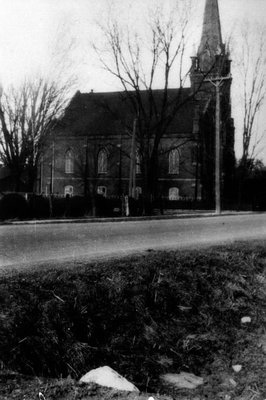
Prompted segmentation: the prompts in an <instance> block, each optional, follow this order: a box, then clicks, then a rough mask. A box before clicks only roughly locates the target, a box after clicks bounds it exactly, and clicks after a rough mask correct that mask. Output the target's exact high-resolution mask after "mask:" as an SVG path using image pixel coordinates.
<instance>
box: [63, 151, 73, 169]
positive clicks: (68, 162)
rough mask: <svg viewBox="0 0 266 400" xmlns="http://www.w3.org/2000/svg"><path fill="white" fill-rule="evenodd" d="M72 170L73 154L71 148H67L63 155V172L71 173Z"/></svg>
mask: <svg viewBox="0 0 266 400" xmlns="http://www.w3.org/2000/svg"><path fill="white" fill-rule="evenodd" d="M73 172H74V154H73V151H72V150H67V152H66V155H65V173H66V174H73Z"/></svg>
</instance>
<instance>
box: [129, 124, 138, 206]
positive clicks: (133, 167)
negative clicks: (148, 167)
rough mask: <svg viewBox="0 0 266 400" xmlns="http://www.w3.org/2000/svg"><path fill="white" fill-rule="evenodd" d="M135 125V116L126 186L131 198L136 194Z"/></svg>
mask: <svg viewBox="0 0 266 400" xmlns="http://www.w3.org/2000/svg"><path fill="white" fill-rule="evenodd" d="M136 127H137V118H135V119H134V122H133V133H132V142H131V153H130V174H129V188H128V195H129V197H133V198H135V194H136Z"/></svg>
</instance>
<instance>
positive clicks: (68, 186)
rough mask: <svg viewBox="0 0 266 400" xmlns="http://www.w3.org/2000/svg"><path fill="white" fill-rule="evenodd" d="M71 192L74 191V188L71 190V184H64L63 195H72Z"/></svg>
mask: <svg viewBox="0 0 266 400" xmlns="http://www.w3.org/2000/svg"><path fill="white" fill-rule="evenodd" d="M73 193H74V190H73V186H71V185H67V186H65V190H64V194H65V196H67V195H68V196H70V197H71V196H73Z"/></svg>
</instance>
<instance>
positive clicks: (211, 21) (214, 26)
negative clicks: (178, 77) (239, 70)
mask: <svg viewBox="0 0 266 400" xmlns="http://www.w3.org/2000/svg"><path fill="white" fill-rule="evenodd" d="M191 58H192V75H193V74H194V73H196V74H197V72H198V71H200V72H201V73H204V74H208V73H212V74H213V73H219V74H222V75H223V74H228V73H229V72H230V71H229V70H230V62H229V59H228V54H226V51H225V45H224V44H223V40H222V32H221V22H220V14H219V6H218V0H206V2H205V10H204V19H203V26H202V33H201V39H200V44H199V48H198V51H197V55H196V56H193V57H191ZM191 78H192V80H193V76H191ZM194 78H195V77H194Z"/></svg>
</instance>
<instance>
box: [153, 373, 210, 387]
mask: <svg viewBox="0 0 266 400" xmlns="http://www.w3.org/2000/svg"><path fill="white" fill-rule="evenodd" d="M161 379H162V380H163V381H164V383H166V384H169V385H171V386H174V387H176V388H179V389H183V388H184V389H196V387H198V386H199V385H203V378H200V377H199V376H196V375H194V374H190V373H188V372H180V374H164V375H161Z"/></svg>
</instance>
